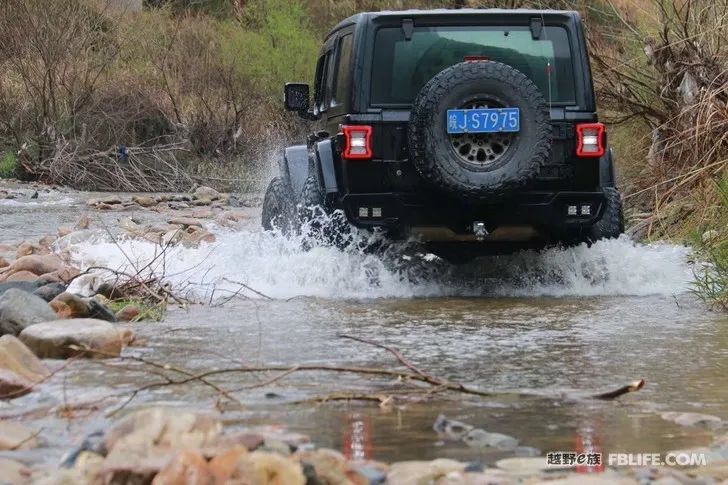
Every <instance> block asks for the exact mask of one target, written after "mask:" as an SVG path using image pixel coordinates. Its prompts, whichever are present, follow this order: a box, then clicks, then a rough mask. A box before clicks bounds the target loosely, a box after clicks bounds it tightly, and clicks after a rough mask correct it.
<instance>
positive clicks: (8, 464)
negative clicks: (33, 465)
mask: <svg viewBox="0 0 728 485" xmlns="http://www.w3.org/2000/svg"><path fill="white" fill-rule="evenodd" d="M30 475H31V471H30V469H28V468H27V467H26V466H25V465H23V464H22V463H19V462H17V461H15V460H10V459H8V458H0V477H2V483H11V484H13V485H15V484H21V483H29V481H30Z"/></svg>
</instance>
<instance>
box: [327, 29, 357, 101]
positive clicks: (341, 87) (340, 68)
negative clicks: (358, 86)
mask: <svg viewBox="0 0 728 485" xmlns="http://www.w3.org/2000/svg"><path fill="white" fill-rule="evenodd" d="M352 39H353V35H352V34H346V35H345V36H343V37H342V38H341V39H340V40H339V49H338V58H339V59H338V63H337V68H336V89H335V91H334V97H333V99H332V100H331V106H339V105H342V104H345V103H346V96H347V93H348V92H349V80H350V78H351V76H350V73H351V45H352Z"/></svg>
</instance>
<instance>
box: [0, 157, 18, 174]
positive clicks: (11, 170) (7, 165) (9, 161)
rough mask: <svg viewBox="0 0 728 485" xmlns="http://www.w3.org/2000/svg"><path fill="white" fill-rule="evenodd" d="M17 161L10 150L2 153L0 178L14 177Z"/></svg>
mask: <svg viewBox="0 0 728 485" xmlns="http://www.w3.org/2000/svg"><path fill="white" fill-rule="evenodd" d="M17 161H18V160H17V157H16V156H15V155H14V154H13V153H11V152H7V153H6V154H5V155H3V157H2V158H1V159H0V178H11V177H14V176H15V167H16V165H17Z"/></svg>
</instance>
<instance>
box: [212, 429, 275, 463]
mask: <svg viewBox="0 0 728 485" xmlns="http://www.w3.org/2000/svg"><path fill="white" fill-rule="evenodd" d="M264 442H265V438H263V436H261V435H260V434H257V433H253V432H250V431H238V432H235V433H228V434H223V435H219V436H218V437H216V438H214V439H213V440H212V441H211V442H210V444H209V445H208V446H206V447H205V448H203V449H202V451H203V454H204V455H205V456H208V457H215V456H218V455H220V454H221V453H225V452H226V451H227V450H230V449H233V448H245V449H246V450H248V451H254V450H256V449H258V448H259V447H261V446H263V443H264Z"/></svg>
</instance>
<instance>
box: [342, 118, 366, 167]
mask: <svg viewBox="0 0 728 485" xmlns="http://www.w3.org/2000/svg"><path fill="white" fill-rule="evenodd" d="M341 129H342V130H343V131H344V138H345V139H346V148H345V149H344V158H346V159H348V160H364V159H369V158H372V127H371V126H367V125H347V126H342V127H341Z"/></svg>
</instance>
